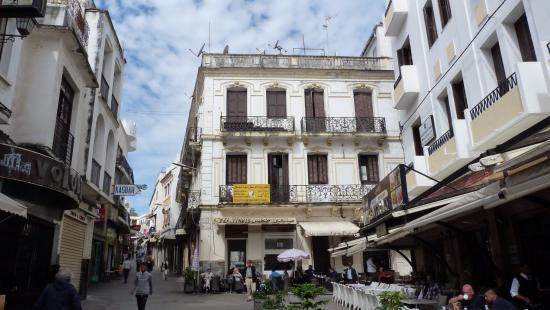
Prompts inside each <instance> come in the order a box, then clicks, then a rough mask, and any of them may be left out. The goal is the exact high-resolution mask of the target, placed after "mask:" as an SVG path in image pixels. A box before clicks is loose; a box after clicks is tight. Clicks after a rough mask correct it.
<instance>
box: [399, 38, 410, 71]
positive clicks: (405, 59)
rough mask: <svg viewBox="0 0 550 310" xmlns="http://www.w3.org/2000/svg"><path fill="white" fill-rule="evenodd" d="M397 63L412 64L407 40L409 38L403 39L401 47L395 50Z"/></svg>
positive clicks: (400, 64)
mask: <svg viewBox="0 0 550 310" xmlns="http://www.w3.org/2000/svg"><path fill="white" fill-rule="evenodd" d="M397 63H398V64H399V67H401V66H409V65H412V64H413V59H412V52H411V44H410V42H409V38H407V40H405V43H404V44H403V47H401V48H400V49H398V50H397Z"/></svg>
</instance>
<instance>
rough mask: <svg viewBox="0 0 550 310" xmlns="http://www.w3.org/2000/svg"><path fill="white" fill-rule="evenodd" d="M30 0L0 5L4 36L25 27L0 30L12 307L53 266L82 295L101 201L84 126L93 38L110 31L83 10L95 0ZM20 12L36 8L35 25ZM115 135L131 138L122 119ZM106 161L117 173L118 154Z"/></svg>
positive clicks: (5, 258)
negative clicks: (91, 187)
mask: <svg viewBox="0 0 550 310" xmlns="http://www.w3.org/2000/svg"><path fill="white" fill-rule="evenodd" d="M39 2H40V3H44V6H43V8H44V10H41V8H42V6H40V5H39ZM9 5H10V4H5V6H6V7H7V6H9ZM35 5H37V6H38V7H39V9H37V10H33V9H31V10H28V9H27V10H26V11H25V10H24V11H22V12H23V13H21V12H19V13H16V14H19V15H17V16H19V17H18V18H14V17H13V16H12V15H11V14H12V13H10V12H11V11H9V10H11V9H10V8H6V7H5V6H4V5H1V6H0V15H2V16H3V18H2V19H1V24H2V29H1V31H2V33H3V35H14V34H16V35H17V34H18V33H19V34H25V37H24V38H23V39H20V38H17V37H12V38H11V39H6V38H9V37H3V38H4V39H3V40H2V44H1V48H0V53H1V57H0V64H1V65H0V68H1V69H0V70H2V71H1V74H0V75H1V80H2V82H1V83H3V84H2V85H3V86H2V87H1V90H0V98H1V99H0V102H1V103H2V109H1V110H2V113H1V114H2V116H1V117H0V118H2V121H1V124H0V130H1V131H2V143H1V148H2V155H1V156H2V172H1V173H0V174H1V183H2V197H3V198H5V201H4V202H2V208H1V211H0V216H1V220H0V221H2V225H1V226H0V227H1V228H0V229H1V230H2V232H3V234H2V235H3V237H2V238H3V239H2V241H5V245H6V248H5V249H4V250H3V251H2V254H0V257H1V259H0V261H2V264H1V265H2V267H1V268H2V271H0V273H1V274H2V277H0V290H1V291H2V293H4V294H5V293H7V299H8V303H9V304H10V306H12V305H13V306H14V307H15V308H17V309H27V308H29V307H30V306H31V305H32V303H33V302H34V301H35V300H36V297H37V295H38V294H39V293H40V292H41V291H42V289H43V288H44V287H45V285H46V284H47V281H48V279H50V278H51V276H52V275H51V274H50V273H51V270H53V267H52V266H53V265H60V266H61V268H62V269H65V270H67V271H69V272H71V273H72V276H73V279H72V283H73V284H74V285H75V286H76V288H77V289H78V290H80V293H81V295H82V296H83V297H85V296H86V287H87V285H86V284H87V281H88V279H89V277H88V270H89V267H90V264H91V263H90V258H91V257H92V253H91V252H92V240H93V232H94V222H95V221H96V219H97V218H98V209H97V208H98V207H99V205H100V204H102V203H105V201H106V200H104V198H105V197H103V196H102V195H94V196H92V195H90V194H89V192H87V190H88V189H87V187H86V186H87V185H86V184H87V183H88V181H86V180H89V179H91V171H90V159H91V155H90V152H91V151H93V146H92V145H91V144H93V141H94V140H95V137H94V136H93V135H91V134H90V132H91V131H92V130H94V129H92V128H95V125H96V123H98V122H100V121H98V119H97V115H98V112H97V110H96V109H98V106H97V104H96V89H97V88H98V87H99V84H100V83H99V81H100V79H99V77H100V76H99V75H97V74H96V73H97V71H96V69H97V67H96V62H95V60H96V59H95V57H96V56H97V50H98V49H102V48H101V47H97V46H95V44H96V43H97V42H98V39H97V36H98V33H99V32H101V33H102V34H101V35H103V36H107V35H106V34H105V31H104V30H103V29H102V28H101V27H96V26H97V25H95V24H94V25H93V28H92V25H91V23H90V20H89V18H88V17H89V16H88V13H91V12H92V11H97V10H96V9H95V8H94V6H93V2H91V1H76V0H75V1H73V0H51V1H44V2H41V1H36V2H33V4H32V5H30V6H35ZM16 10H17V8H16ZM87 12H88V13H87ZM21 14H23V15H21ZM28 14H31V15H28ZM100 14H103V15H107V14H106V12H101V13H100ZM21 16H24V17H23V18H25V17H28V16H33V17H34V18H35V22H36V25H34V28H32V27H30V28H28V31H26V32H25V29H20V28H21V21H22V19H21ZM28 21H29V22H31V20H30V19H29V20H28ZM16 28H17V29H16ZM111 29H112V25H111ZM119 86H121V84H120V85H119ZM117 96H120V89H119V90H118V93H117ZM117 98H120V97H117ZM115 119H116V117H115ZM117 122H118V120H117ZM111 136H112V138H111V140H115V139H116V141H117V142H118V143H120V144H121V145H122V153H123V155H125V154H126V152H127V150H128V149H131V146H127V145H130V144H131V142H130V140H131V138H132V137H130V135H128V134H127V131H125V129H124V128H122V126H117V127H115V129H113V132H112V133H111ZM134 136H135V132H134ZM104 139H108V138H107V133H105V138H104ZM91 141H92V142H91ZM111 147H112V146H111ZM102 148H103V150H100V148H97V150H96V151H99V152H102V153H103V154H106V153H108V154H114V153H112V152H111V153H109V151H107V150H106V149H107V144H105V145H103V146H102ZM102 160H104V162H105V163H106V164H107V165H109V173H110V174H111V175H115V172H114V165H115V157H112V158H111V157H110V158H107V159H103V158H102ZM111 165H112V167H111ZM111 184H112V181H109V185H108V186H109V187H110V186H111ZM111 199H112V198H111ZM8 205H11V206H12V207H11V208H12V211H13V208H15V207H19V210H23V211H22V212H21V213H20V215H22V216H19V217H17V216H15V217H14V216H13V214H10V213H9V212H5V211H6V210H9V209H7V207H6V206H8ZM12 213H13V212H12ZM126 222H127V220H126ZM126 226H127V224H126Z"/></svg>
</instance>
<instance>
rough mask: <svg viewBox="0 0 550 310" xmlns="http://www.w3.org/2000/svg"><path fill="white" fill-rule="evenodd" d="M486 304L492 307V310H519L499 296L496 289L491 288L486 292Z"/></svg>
mask: <svg viewBox="0 0 550 310" xmlns="http://www.w3.org/2000/svg"><path fill="white" fill-rule="evenodd" d="M484 297H485V302H486V303H487V304H488V305H489V306H491V310H517V308H516V306H514V305H513V304H512V303H511V302H509V301H508V300H506V299H504V298H502V297H500V296H498V295H497V291H496V289H494V288H490V289H488V290H487V291H485V294H484Z"/></svg>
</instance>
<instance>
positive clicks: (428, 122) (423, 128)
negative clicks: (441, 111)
mask: <svg viewBox="0 0 550 310" xmlns="http://www.w3.org/2000/svg"><path fill="white" fill-rule="evenodd" d="M419 131H420V141H421V142H422V146H425V145H428V144H430V142H432V141H433V140H434V139H435V126H434V117H433V115H430V116H428V118H426V119H425V120H424V121H423V122H422V124H421V125H420V128H419Z"/></svg>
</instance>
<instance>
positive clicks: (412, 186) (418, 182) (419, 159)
mask: <svg viewBox="0 0 550 310" xmlns="http://www.w3.org/2000/svg"><path fill="white" fill-rule="evenodd" d="M412 166H413V168H414V170H416V171H419V172H422V173H424V174H426V175H427V174H428V167H427V166H426V157H424V156H415V157H414V159H413V162H412ZM416 171H413V170H408V171H407V174H406V176H405V177H406V179H407V192H408V194H409V198H414V197H416V196H418V195H420V194H421V193H423V192H424V191H425V190H427V189H429V188H430V187H432V186H433V185H435V182H434V181H432V180H430V179H428V178H427V177H425V176H423V175H422V174H420V173H418V172H416Z"/></svg>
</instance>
